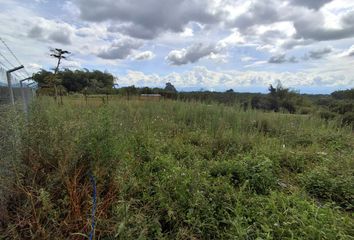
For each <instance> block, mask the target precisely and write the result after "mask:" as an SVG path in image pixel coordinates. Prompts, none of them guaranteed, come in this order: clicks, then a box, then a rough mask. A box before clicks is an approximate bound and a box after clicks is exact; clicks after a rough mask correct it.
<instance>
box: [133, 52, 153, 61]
mask: <svg viewBox="0 0 354 240" xmlns="http://www.w3.org/2000/svg"><path fill="white" fill-rule="evenodd" d="M154 57H155V54H154V53H153V52H151V51H144V52H139V53H137V54H135V56H134V59H135V60H151V59H153V58H154Z"/></svg>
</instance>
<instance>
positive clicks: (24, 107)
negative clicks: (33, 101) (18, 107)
mask: <svg viewBox="0 0 354 240" xmlns="http://www.w3.org/2000/svg"><path fill="white" fill-rule="evenodd" d="M30 79H32V78H30V77H28V78H25V79H22V80H21V81H20V86H21V96H22V100H23V110H24V111H25V114H27V112H28V101H27V98H26V96H25V90H24V88H23V82H24V81H27V80H30Z"/></svg>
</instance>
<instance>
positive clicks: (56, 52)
mask: <svg viewBox="0 0 354 240" xmlns="http://www.w3.org/2000/svg"><path fill="white" fill-rule="evenodd" d="M50 51H51V52H52V54H50V56H52V57H54V58H56V59H58V62H57V66H56V67H55V69H54V77H52V79H53V80H52V81H51V82H52V84H53V85H54V92H55V97H54V98H55V101H56V100H57V96H58V90H57V85H58V84H59V82H60V80H59V78H57V73H58V71H59V67H60V63H61V60H62V59H66V58H67V57H66V56H65V54H70V52H69V51H66V50H62V49H60V48H55V49H51V50H50ZM60 99H61V103H63V100H62V98H60Z"/></svg>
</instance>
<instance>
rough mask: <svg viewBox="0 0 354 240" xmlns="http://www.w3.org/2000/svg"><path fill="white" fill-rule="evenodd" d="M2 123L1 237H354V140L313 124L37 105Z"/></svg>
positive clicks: (10, 113)
mask: <svg viewBox="0 0 354 240" xmlns="http://www.w3.org/2000/svg"><path fill="white" fill-rule="evenodd" d="M25 119H26V118H25V117H24V116H22V114H21V113H19V112H17V111H14V110H11V109H8V110H7V111H3V112H2V115H1V117H0V132H1V139H0V144H1V145H0V146H1V165H2V166H0V169H2V170H1V171H0V173H1V179H0V185H1V191H2V192H4V193H5V194H3V198H2V205H3V206H5V208H6V209H3V210H2V212H3V213H4V214H3V217H2V219H3V224H2V225H1V232H0V239H1V238H4V239H86V238H87V236H88V234H89V232H90V230H91V216H90V213H91V207H92V197H91V196H92V186H91V183H90V178H89V174H88V173H89V172H90V171H92V173H93V174H94V176H95V179H96V181H97V196H98V198H97V211H96V214H95V217H96V221H97V223H96V229H95V239H354V219H353V210H354V208H353V205H354V151H353V149H354V138H353V132H352V130H351V129H349V128H341V127H339V125H337V124H336V123H335V122H326V121H324V120H321V119H319V118H317V117H312V116H309V115H305V116H304V115H290V114H280V113H263V112H260V111H253V110H247V111H244V110H241V109H237V108H232V107H225V106H222V105H205V104H202V103H196V102H189V103H185V102H178V101H167V100H165V101H159V102H153V101H151V102H150V101H137V100H133V101H126V100H125V99H115V100H111V101H108V103H107V102H106V103H105V104H103V101H102V102H100V100H97V102H95V103H93V102H89V103H88V104H86V103H85V102H84V101H80V100H78V99H76V100H74V99H73V98H66V99H64V105H63V106H58V105H57V104H54V102H53V100H52V99H51V98H42V99H40V100H37V102H35V103H34V104H33V106H32V109H31V111H30V114H29V117H28V121H26V120H25Z"/></svg>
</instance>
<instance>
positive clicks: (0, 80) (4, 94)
mask: <svg viewBox="0 0 354 240" xmlns="http://www.w3.org/2000/svg"><path fill="white" fill-rule="evenodd" d="M11 86H12V89H11V88H10V87H9V86H8V81H7V76H6V70H5V69H3V68H1V67H0V104H11V102H12V100H11V91H12V92H13V96H14V101H15V102H22V103H23V104H24V105H25V106H26V107H27V106H28V105H29V103H30V102H31V100H32V98H33V97H34V96H35V89H34V88H32V87H29V86H28V85H27V84H26V83H22V87H21V82H20V79H18V77H17V76H14V75H13V74H12V75H11Z"/></svg>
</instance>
